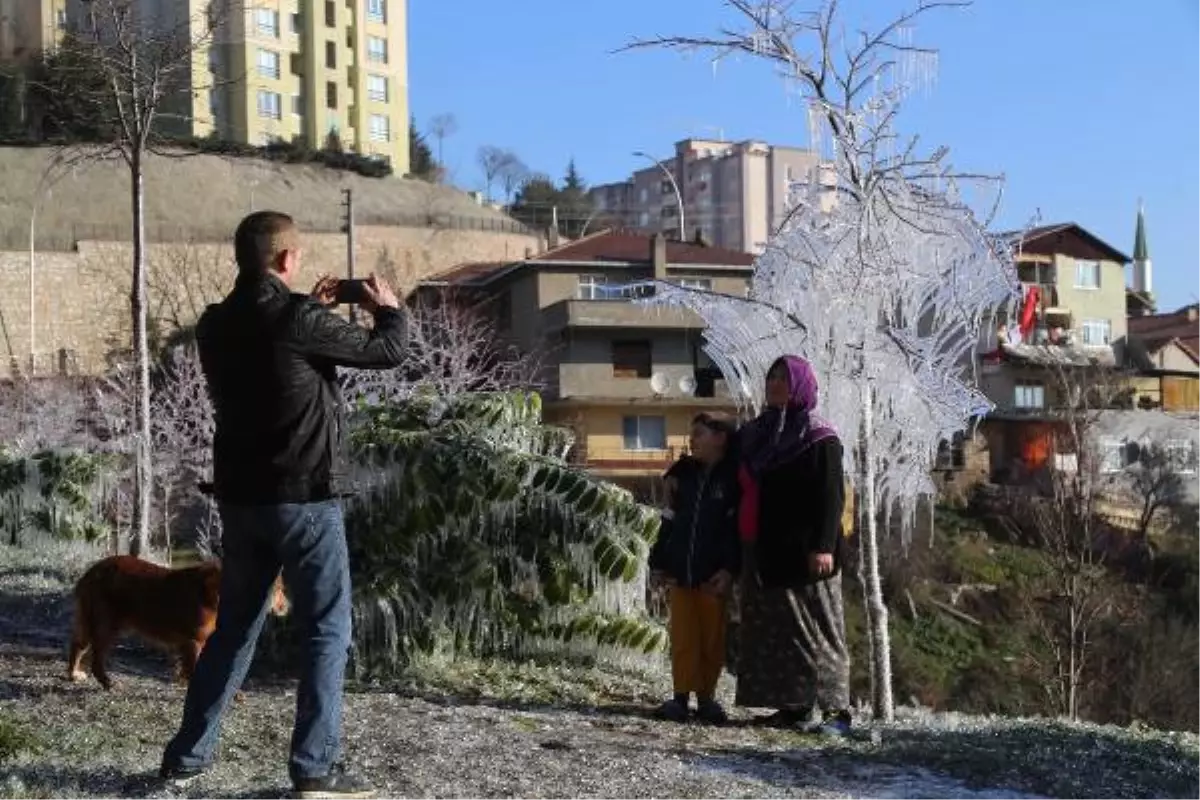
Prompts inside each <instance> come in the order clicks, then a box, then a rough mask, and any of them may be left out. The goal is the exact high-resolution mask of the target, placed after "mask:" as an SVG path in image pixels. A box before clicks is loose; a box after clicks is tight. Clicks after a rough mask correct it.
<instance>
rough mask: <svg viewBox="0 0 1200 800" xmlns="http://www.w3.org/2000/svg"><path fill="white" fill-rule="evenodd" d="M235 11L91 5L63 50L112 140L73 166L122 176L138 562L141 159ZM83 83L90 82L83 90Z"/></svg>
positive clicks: (143, 268) (182, 113)
mask: <svg viewBox="0 0 1200 800" xmlns="http://www.w3.org/2000/svg"><path fill="white" fill-rule="evenodd" d="M235 7H240V4H239V3H238V2H237V0H212V1H211V2H209V3H207V4H206V5H205V7H204V9H203V12H202V13H199V14H196V15H192V14H190V9H191V5H190V4H182V5H176V6H172V7H171V8H169V9H168V8H166V7H163V8H162V9H161V12H160V13H155V14H151V13H149V12H148V11H147V9H148V8H149V7H148V6H145V5H144V4H137V3H131V2H129V0H90V1H89V2H88V3H85V4H83V5H82V9H83V10H82V18H81V19H80V20H79V24H78V25H77V31H76V33H75V35H74V36H73V37H72V38H71V40H70V42H71V44H70V46H71V47H73V48H76V49H77V50H78V52H77V55H79V56H80V58H79V59H75V60H74V61H73V62H72V63H79V64H81V65H83V66H82V67H81V68H80V69H81V71H82V70H87V71H88V74H87V75H86V76H85V75H83V74H80V75H79V76H77V78H78V79H79V85H81V86H87V85H97V83H98V82H97V81H96V80H95V79H96V78H97V77H99V78H102V79H103V88H102V89H99V88H97V89H96V91H95V92H94V93H91V94H88V95H86V96H84V97H82V98H81V101H82V102H86V103H89V104H91V105H92V106H94V107H95V108H96V109H98V110H99V111H100V112H101V113H102V115H104V117H105V120H106V122H107V123H108V127H109V128H111V129H112V130H113V131H114V138H113V139H112V141H111V142H109V143H108V144H103V145H99V146H95V147H88V148H86V149H81V150H80V151H79V152H78V155H77V158H78V159H81V160H93V159H112V158H116V159H120V160H121V161H123V162H124V163H125V164H126V166H128V168H129V177H130V201H131V205H132V219H133V229H132V238H133V263H132V266H131V288H130V293H129V309H130V317H131V319H132V330H133V350H134V360H135V371H134V387H133V394H134V397H133V401H134V402H133V414H134V418H135V419H136V422H137V424H136V425H135V426H134V447H133V450H134V480H133V496H134V500H133V510H132V528H133V535H132V536H131V537H130V543H129V550H130V553H132V554H133V555H140V554H141V553H142V552H143V551H145V550H146V549H147V546H148V542H149V534H150V504H151V492H152V486H153V463H152V448H153V443H152V430H151V417H150V351H149V339H148V314H147V311H148V309H147V302H146V283H147V252H146V249H147V248H146V221H145V216H146V192H145V165H146V157H147V154H148V153H151V152H159V149H158V148H159V146H160V145H164V144H166V143H167V142H168V140H167V138H166V137H165V136H164V131H163V130H162V129H163V127H164V126H163V123H164V121H165V120H168V119H170V120H172V121H174V122H176V123H180V122H190V117H191V114H190V109H191V107H192V103H193V96H196V97H199V96H203V95H205V94H206V93H207V90H208V89H209V88H210V87H208V86H205V85H203V84H202V83H200V82H198V81H196V76H197V69H196V64H197V61H198V59H197V55H198V54H201V53H205V52H207V51H208V49H209V47H210V46H211V45H213V44H214V43H215V41H216V39H217V36H218V33H219V32H220V31H221V30H223V27H224V23H225V21H226V20H228V19H229V18H230V16H231V15H232V14H233V13H234V10H235ZM85 78H90V79H91V82H90V83H89V82H88V80H85Z"/></svg>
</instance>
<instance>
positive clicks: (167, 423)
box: [151, 344, 220, 555]
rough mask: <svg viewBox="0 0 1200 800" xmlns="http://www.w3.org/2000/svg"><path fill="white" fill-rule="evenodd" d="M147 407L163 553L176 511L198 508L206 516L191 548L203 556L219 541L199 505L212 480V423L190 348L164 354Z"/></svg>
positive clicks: (215, 523)
mask: <svg viewBox="0 0 1200 800" xmlns="http://www.w3.org/2000/svg"><path fill="white" fill-rule="evenodd" d="M151 405H152V407H153V409H154V440H155V445H156V446H157V447H158V449H159V452H160V453H162V454H163V456H162V457H160V460H159V468H158V470H157V475H156V477H157V481H156V484H157V487H158V489H159V491H160V492H161V502H162V509H161V514H160V520H161V522H162V527H163V536H164V539H165V541H166V542H167V546H168V548H169V546H170V542H171V540H172V535H171V534H172V524H173V522H174V518H175V515H176V513H178V512H177V508H178V507H179V506H182V505H184V504H187V505H190V506H193V507H195V506H197V505H199V506H201V507H202V508H203V509H204V511H205V512H206V513H204V514H203V517H202V519H200V520H199V521H198V522H199V524H198V525H197V526H196V529H197V540H196V544H197V546H198V548H199V549H200V551H201V552H202V553H204V554H205V555H209V554H211V553H212V552H213V551H214V548H213V545H214V544H216V543H217V542H218V541H219V539H220V521H219V517H217V515H216V514H215V513H213V507H212V505H211V504H210V503H209V502H207V501H202V500H201V493H200V489H199V486H200V483H201V482H202V481H208V480H209V479H210V478H211V477H212V475H211V473H212V441H213V434H214V433H215V431H216V423H215V421H214V419H213V411H212V403H211V401H210V400H209V396H208V385H207V382H206V381H205V379H204V372H203V370H202V369H201V366H200V354H199V352H198V350H197V349H196V345H195V344H182V345H179V346H177V347H175V348H173V349H172V350H171V351H170V352H168V353H167V354H166V357H165V358H164V359H163V363H162V374H161V377H160V380H159V381H158V382H157V386H156V387H155V391H154V394H153V397H152V398H151ZM177 495H182V497H181V498H180V501H181V502H180V503H173V500H174V498H175V497H176V496H177Z"/></svg>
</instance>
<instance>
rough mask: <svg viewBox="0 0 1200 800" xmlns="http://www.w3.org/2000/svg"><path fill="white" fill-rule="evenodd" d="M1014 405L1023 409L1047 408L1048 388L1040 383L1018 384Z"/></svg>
mask: <svg viewBox="0 0 1200 800" xmlns="http://www.w3.org/2000/svg"><path fill="white" fill-rule="evenodd" d="M1013 405H1014V406H1016V407H1017V408H1023V409H1038V408H1045V407H1046V387H1045V386H1043V385H1042V384H1040V383H1018V384H1017V386H1016V391H1015V393H1014V397H1013Z"/></svg>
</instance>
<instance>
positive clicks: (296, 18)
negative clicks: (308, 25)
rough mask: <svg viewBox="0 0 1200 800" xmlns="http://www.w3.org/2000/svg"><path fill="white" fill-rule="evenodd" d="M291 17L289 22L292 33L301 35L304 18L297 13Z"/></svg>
mask: <svg viewBox="0 0 1200 800" xmlns="http://www.w3.org/2000/svg"><path fill="white" fill-rule="evenodd" d="M291 17H292V20H291V30H292V33H303V31H304V17H302V16H301V15H300V14H299V13H296V14H292V15H291Z"/></svg>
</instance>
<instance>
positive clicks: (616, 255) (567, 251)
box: [424, 230, 754, 286]
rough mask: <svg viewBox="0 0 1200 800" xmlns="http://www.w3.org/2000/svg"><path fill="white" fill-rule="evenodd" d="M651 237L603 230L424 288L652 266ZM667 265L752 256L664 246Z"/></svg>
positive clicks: (455, 270)
mask: <svg viewBox="0 0 1200 800" xmlns="http://www.w3.org/2000/svg"><path fill="white" fill-rule="evenodd" d="M653 246H654V245H653V237H652V236H651V235H650V234H646V233H637V232H635V231H624V230H605V231H599V232H597V233H594V234H592V235H591V236H585V237H584V238H582V239H577V240H575V241H572V242H567V243H566V244H564V245H562V246H560V247H556V248H554V249H553V250H548V251H546V252H545V253H541V254H540V255H536V256H534V257H532V258H529V259H525V260H523V261H509V262H485V263H471V264H460V265H458V266H456V267H451V268H450V269H448V270H446V271H445V272H442V273H439V274H437V275H434V276H432V277H431V278H429V279H427V280H426V281H424V283H426V284H439V283H450V284H457V285H460V286H461V285H464V284H468V283H478V282H482V281H484V280H486V279H487V278H488V277H491V276H493V275H495V274H497V273H499V272H501V271H503V270H506V269H509V268H516V267H520V266H524V265H527V264H554V263H558V262H564V261H568V262H580V261H598V262H616V263H622V264H639V265H641V264H646V265H648V264H651V263H653V252H654V251H653ZM667 263H668V264H690V265H711V266H733V267H750V266H751V265H752V264H753V263H754V254H753V253H745V252H742V251H741V250H730V249H728V248H724V247H709V246H708V245H704V244H700V243H698V242H676V241H668V242H667Z"/></svg>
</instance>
